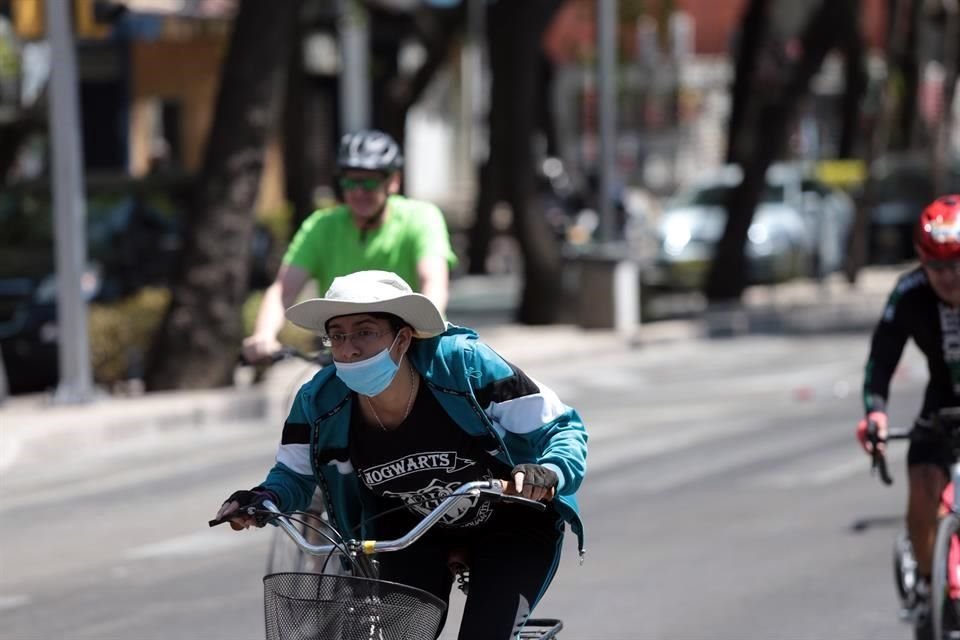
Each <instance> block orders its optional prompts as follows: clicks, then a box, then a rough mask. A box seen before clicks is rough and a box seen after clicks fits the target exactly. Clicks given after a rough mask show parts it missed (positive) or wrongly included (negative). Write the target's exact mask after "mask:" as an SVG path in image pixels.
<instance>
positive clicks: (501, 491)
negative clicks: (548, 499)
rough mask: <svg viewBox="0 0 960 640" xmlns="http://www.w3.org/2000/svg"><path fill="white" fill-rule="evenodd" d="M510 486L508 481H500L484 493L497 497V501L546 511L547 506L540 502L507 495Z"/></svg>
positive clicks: (492, 483) (493, 483) (491, 485)
mask: <svg viewBox="0 0 960 640" xmlns="http://www.w3.org/2000/svg"><path fill="white" fill-rule="evenodd" d="M509 486H510V482H509V481H508V480H500V481H499V482H491V483H490V488H489V489H485V490H484V491H483V493H487V494H489V495H492V496H495V497H496V498H495V499H496V500H500V501H503V502H515V503H517V504H522V505H524V506H526V507H530V508H531V509H536V510H537V511H546V510H547V505H546V504H545V503H543V502H540V501H539V500H531V499H530V498H524V497H523V496H518V495H516V494H512V493H507V488H508V487H509Z"/></svg>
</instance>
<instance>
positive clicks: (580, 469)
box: [262, 324, 587, 553]
mask: <svg viewBox="0 0 960 640" xmlns="http://www.w3.org/2000/svg"><path fill="white" fill-rule="evenodd" d="M408 357H409V358H410V362H411V363H412V364H413V366H414V368H416V370H417V371H418V372H419V373H420V376H421V377H422V379H423V381H424V382H425V383H426V385H427V388H429V389H430V391H431V392H433V395H434V397H436V399H437V400H438V401H439V402H440V405H441V406H442V407H443V408H444V409H445V410H446V412H447V413H448V414H449V415H450V417H451V418H453V421H454V422H456V423H457V424H458V425H459V426H460V428H462V429H463V430H464V431H466V432H467V433H468V434H469V435H471V436H473V437H475V438H477V439H478V441H479V442H480V443H481V445H482V446H483V448H484V449H485V450H486V451H487V452H488V453H489V454H490V455H492V456H494V457H496V458H497V459H498V460H500V461H502V462H503V463H505V464H507V465H509V466H511V467H513V466H514V465H517V464H524V463H535V464H541V465H544V466H546V467H549V468H551V469H553V470H554V471H555V472H556V474H557V476H558V478H559V484H558V486H557V497H556V498H555V499H554V505H555V508H556V509H557V511H558V513H559V514H560V516H561V517H562V518H563V519H564V520H565V521H566V522H567V523H569V524H570V527H571V529H572V530H573V531H574V533H576V534H577V538H578V541H579V546H580V552H581V553H582V552H583V523H582V522H581V520H580V513H579V508H578V506H577V500H576V492H577V489H578V488H579V487H580V483H581V482H582V481H583V475H584V472H585V471H586V458H587V432H586V429H585V428H584V426H583V422H582V421H581V419H580V416H579V415H578V414H577V412H576V411H575V410H574V409H572V408H570V407H568V406H567V405H565V404H563V403H562V402H561V401H560V399H559V398H558V397H557V395H556V394H555V393H554V392H553V391H552V390H551V389H549V388H547V387H545V386H544V385H542V384H540V383H538V382H536V381H534V380H532V379H531V378H529V377H528V376H527V375H526V374H524V373H523V372H522V371H520V370H519V369H518V368H516V367H515V366H513V365H512V364H510V363H509V362H507V361H506V360H504V359H503V358H502V357H500V355H499V354H497V353H496V352H495V351H494V350H493V349H491V348H490V347H488V346H487V345H486V344H484V343H483V342H481V341H480V340H479V338H478V336H477V334H476V333H475V332H474V331H473V330H472V329H467V328H464V327H458V326H455V325H452V324H448V325H447V331H446V332H445V333H443V334H442V335H439V336H437V337H435V338H429V339H426V340H414V342H413V344H412V346H411V348H410V350H409V351H408ZM351 395H352V392H351V391H350V389H349V388H347V386H346V385H345V384H344V383H343V382H342V381H341V380H340V379H339V378H338V377H337V376H336V371H335V368H334V367H326V368H324V369H322V370H321V371H320V372H318V373H317V375H316V376H314V378H313V379H312V380H310V381H309V382H307V383H306V384H305V385H303V387H301V388H300V390H299V392H298V393H297V396H296V398H295V399H294V403H293V407H292V408H291V410H290V415H289V416H288V417H287V421H286V423H285V424H284V427H283V436H282V438H281V443H280V448H279V451H278V453H277V462H276V465H275V466H274V467H273V469H271V471H270V473H269V474H268V475H267V479H266V480H265V481H264V482H263V484H262V486H263V488H265V489H268V490H270V491H272V492H274V493H275V494H276V496H277V498H278V501H279V504H278V506H279V507H280V509H282V510H284V511H293V510H298V509H306V508H307V506H308V505H309V503H310V500H311V498H312V496H313V491H314V489H315V487H316V486H317V484H318V483H319V485H320V486H321V487H322V489H323V491H324V494H325V496H326V498H327V504H328V509H329V511H330V515H331V516H332V517H333V519H334V521H335V522H336V524H337V527H338V528H339V530H340V531H341V532H343V533H344V535H345V536H352V535H356V532H358V531H359V532H360V533H361V534H363V533H365V532H364V530H363V528H362V526H361V524H362V523H363V522H364V521H365V520H366V519H367V518H369V517H371V516H373V515H375V514H374V513H372V512H371V507H370V505H369V504H368V503H367V500H368V499H369V498H368V497H367V496H368V495H369V494H368V493H367V492H366V491H361V488H362V485H361V483H360V479H359V478H358V477H357V474H356V473H355V472H354V469H353V466H352V464H351V463H350V455H349V442H348V439H349V433H350V412H351V408H352V406H353V403H352V402H351Z"/></svg>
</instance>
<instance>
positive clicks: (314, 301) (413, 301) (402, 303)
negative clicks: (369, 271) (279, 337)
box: [287, 293, 447, 338]
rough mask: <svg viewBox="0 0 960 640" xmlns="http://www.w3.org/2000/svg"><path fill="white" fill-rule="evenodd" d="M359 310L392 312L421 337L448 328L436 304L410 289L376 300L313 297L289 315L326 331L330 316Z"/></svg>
mask: <svg viewBox="0 0 960 640" xmlns="http://www.w3.org/2000/svg"><path fill="white" fill-rule="evenodd" d="M358 313H391V314H393V315H395V316H397V317H398V318H401V319H403V321H404V322H406V323H407V324H409V325H410V326H411V327H413V333H414V335H415V336H416V337H418V338H432V337H434V336H438V335H440V334H441V333H443V332H444V331H446V329H447V325H446V323H445V322H444V320H443V316H441V315H440V312H439V311H438V310H437V307H436V306H435V305H434V304H433V303H432V302H431V301H430V299H429V298H427V297H426V296H424V295H423V294H420V293H408V294H405V295H401V296H397V297H396V298H390V299H388V300H377V301H375V302H349V301H346V300H331V299H328V298H311V299H310V300H304V301H303V302H300V303H298V304H295V305H293V306H292V307H290V308H289V309H287V319H288V320H289V321H290V322H292V323H293V324H295V325H297V326H298V327H301V328H303V329H307V330H308V331H313V332H316V333H326V330H327V322H328V321H329V320H330V319H331V318H336V317H337V316H350V315H356V314H358Z"/></svg>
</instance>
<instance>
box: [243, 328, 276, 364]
mask: <svg viewBox="0 0 960 640" xmlns="http://www.w3.org/2000/svg"><path fill="white" fill-rule="evenodd" d="M281 348H283V345H281V344H280V342H278V341H277V337H276V336H275V335H272V334H270V333H255V334H253V335H251V336H248V337H246V338H244V340H243V359H244V361H246V362H249V363H251V364H254V363H257V362H263V361H264V360H269V359H270V356H272V355H273V354H274V353H276V352H277V351H279V350H280V349H281Z"/></svg>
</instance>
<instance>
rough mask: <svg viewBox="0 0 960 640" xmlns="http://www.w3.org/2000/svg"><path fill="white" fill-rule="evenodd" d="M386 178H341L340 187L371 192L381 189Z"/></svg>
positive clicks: (346, 189) (347, 189)
mask: <svg viewBox="0 0 960 640" xmlns="http://www.w3.org/2000/svg"><path fill="white" fill-rule="evenodd" d="M385 180H386V178H383V177H380V176H377V177H373V178H340V188H341V189H343V190H344V191H350V190H352V189H362V190H363V191H366V192H368V193H369V192H371V191H376V190H377V189H379V188H380V187H381V186H382V185H383V183H384V181H385Z"/></svg>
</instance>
